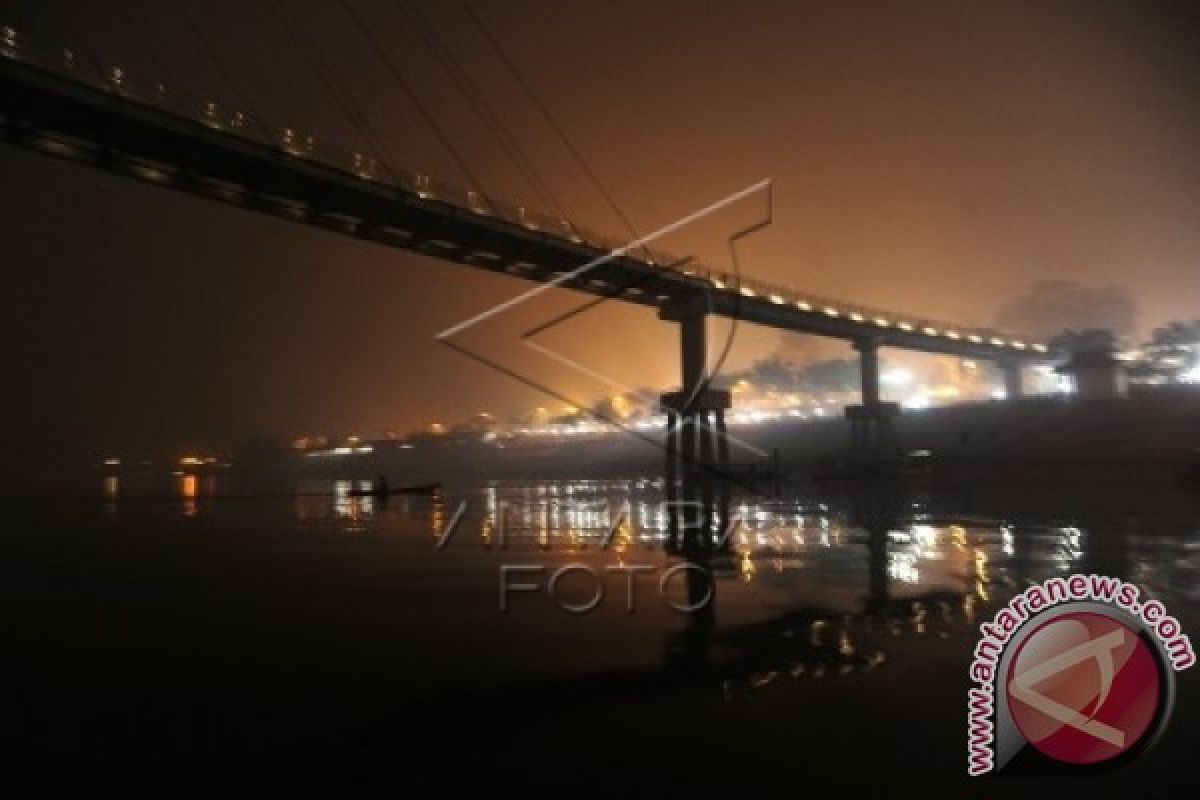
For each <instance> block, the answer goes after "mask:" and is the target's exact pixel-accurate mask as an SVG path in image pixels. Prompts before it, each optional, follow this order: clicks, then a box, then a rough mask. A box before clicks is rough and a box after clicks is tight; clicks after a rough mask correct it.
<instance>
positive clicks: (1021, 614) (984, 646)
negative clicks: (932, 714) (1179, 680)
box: [967, 575, 1196, 776]
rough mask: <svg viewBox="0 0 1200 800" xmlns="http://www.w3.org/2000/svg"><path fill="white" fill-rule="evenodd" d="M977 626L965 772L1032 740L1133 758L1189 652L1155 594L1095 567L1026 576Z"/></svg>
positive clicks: (1097, 757) (1072, 754) (1065, 750)
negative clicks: (1033, 580)
mask: <svg viewBox="0 0 1200 800" xmlns="http://www.w3.org/2000/svg"><path fill="white" fill-rule="evenodd" d="M980 632H981V633H982V637H981V638H980V640H979V643H978V644H977V645H976V646H975V653H974V658H973V660H972V662H971V680H972V682H973V683H974V684H975V685H974V686H972V687H971V689H970V691H969V692H968V701H967V772H968V773H969V774H971V775H974V776H978V775H985V774H988V773H991V772H995V771H998V770H1000V769H1002V768H1004V767H1005V766H1006V765H1008V764H1010V762H1012V761H1013V759H1014V758H1016V757H1017V756H1018V755H1020V754H1022V753H1026V752H1028V751H1029V748H1030V747H1032V750H1033V751H1034V752H1035V753H1037V754H1040V757H1042V758H1049V759H1051V760H1053V761H1055V762H1058V763H1061V764H1067V765H1073V766H1074V767H1075V768H1079V767H1085V766H1090V765H1097V764H1112V763H1116V762H1119V761H1120V760H1123V759H1130V758H1134V757H1136V756H1137V755H1138V754H1139V753H1142V752H1144V751H1145V750H1146V749H1147V748H1149V747H1150V746H1151V745H1153V744H1154V742H1155V741H1156V740H1157V739H1158V737H1159V736H1160V735H1161V734H1162V732H1163V730H1164V729H1165V728H1166V725H1167V721H1168V719H1169V718H1170V714H1171V709H1172V707H1173V705H1174V702H1175V673H1176V672H1178V671H1180V670H1184V669H1187V668H1188V667H1190V666H1192V665H1193V664H1194V663H1195V662H1196V656H1195V654H1194V653H1193V651H1192V644H1191V641H1190V640H1189V639H1188V637H1187V636H1186V635H1185V634H1184V633H1183V631H1182V628H1181V626H1180V624H1179V620H1177V619H1176V618H1175V617H1172V616H1170V615H1169V614H1168V613H1167V611H1166V609H1165V608H1164V606H1163V604H1162V603H1161V602H1159V601H1158V600H1149V601H1146V602H1143V601H1142V599H1141V592H1140V590H1139V589H1138V587H1137V586H1134V585H1133V584H1131V583H1128V582H1126V581H1122V580H1120V579H1118V578H1110V577H1105V576H1102V575H1072V576H1070V577H1067V578H1051V579H1049V580H1047V581H1045V582H1043V583H1040V584H1035V585H1033V586H1031V587H1029V588H1028V589H1026V590H1025V591H1023V592H1021V593H1020V594H1018V595H1017V596H1015V597H1014V598H1013V599H1012V600H1010V601H1009V603H1008V604H1007V605H1006V606H1005V607H1004V608H1002V609H1001V610H1000V611H999V612H997V614H996V615H995V617H994V618H993V619H992V621H990V622H986V623H984V624H983V625H981V626H980ZM1028 757H1033V758H1037V757H1039V756H1037V755H1032V754H1031V755H1030V756H1028Z"/></svg>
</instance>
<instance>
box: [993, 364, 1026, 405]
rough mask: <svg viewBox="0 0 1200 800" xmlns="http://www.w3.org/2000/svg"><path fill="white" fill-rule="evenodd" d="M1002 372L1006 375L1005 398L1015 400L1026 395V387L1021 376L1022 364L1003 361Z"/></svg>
mask: <svg viewBox="0 0 1200 800" xmlns="http://www.w3.org/2000/svg"><path fill="white" fill-rule="evenodd" d="M998 365H999V367H1000V372H1001V373H1003V375H1004V397H1005V399H1006V400H1015V399H1016V398H1018V397H1020V396H1021V395H1023V394H1024V393H1025V385H1024V381H1023V379H1022V374H1021V362H1019V361H1001V362H999V364H998Z"/></svg>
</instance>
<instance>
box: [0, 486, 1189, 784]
mask: <svg viewBox="0 0 1200 800" xmlns="http://www.w3.org/2000/svg"><path fill="white" fill-rule="evenodd" d="M356 485H357V484H353V483H349V482H327V483H314V484H311V485H307V486H304V487H302V490H303V492H302V493H301V494H297V495H294V496H272V497H238V496H232V492H230V491H229V487H227V486H223V485H218V484H217V483H215V482H211V483H205V482H204V480H203V479H198V481H197V482H196V483H194V484H193V485H191V486H190V487H185V486H182V485H181V486H179V487H178V488H179V489H181V490H182V491H179V492H176V493H173V494H171V495H169V496H165V497H155V498H149V497H136V496H130V495H127V494H124V495H123V494H122V493H121V492H120V491H119V489H118V487H111V486H110V487H107V489H108V495H109V496H108V497H107V498H106V499H101V500H99V501H97V500H78V501H55V502H53V503H50V502H46V503H35V502H32V501H24V502H12V503H9V505H8V506H7V507H6V509H5V516H6V517H7V520H6V524H5V526H4V533H3V545H4V553H5V556H4V558H3V561H2V563H0V570H2V574H0V608H2V609H3V611H2V612H0V613H2V614H3V621H4V628H3V629H4V630H5V632H6V639H7V641H8V646H7V647H6V651H7V655H6V658H5V661H6V669H5V672H6V673H7V674H8V678H7V679H6V680H5V682H4V686H3V689H2V690H0V691H2V694H0V697H2V698H3V703H4V723H3V731H4V741H3V743H2V744H3V747H4V752H5V756H4V758H5V759H6V760H7V761H9V762H10V766H11V767H12V768H13V769H16V768H18V767H19V768H20V769H21V770H22V771H30V772H31V774H34V775H37V776H39V780H41V781H44V782H45V785H46V786H47V787H50V786H53V785H54V784H55V783H56V782H58V781H62V780H64V779H65V780H70V781H72V782H76V781H82V782H83V783H84V784H86V785H87V786H88V787H91V788H93V789H94V790H95V791H96V792H98V793H102V792H108V791H120V792H122V793H126V794H131V795H139V794H144V795H161V794H163V793H166V792H170V791H177V790H181V789H186V788H198V787H216V786H220V785H225V784H227V783H229V782H236V784H237V785H239V786H242V787H247V786H264V787H273V788H275V789H278V790H279V791H280V792H281V793H283V794H297V793H307V792H308V791H322V790H329V789H332V788H333V787H339V788H341V789H343V790H344V789H362V790H364V791H365V790H370V789H398V788H403V787H405V786H409V785H416V784H424V783H426V782H428V781H437V782H439V783H440V784H441V785H443V786H451V785H453V784H454V783H456V782H458V781H460V780H471V779H478V778H480V777H486V778H487V779H488V780H489V781H492V782H494V783H495V785H496V786H497V787H509V788H512V789H514V790H516V789H518V788H524V789H529V790H535V791H536V793H539V794H541V793H545V792H555V793H558V794H559V795H560V796H585V795H598V794H611V793H612V792H619V791H623V790H625V791H628V790H629V787H630V786H636V787H637V793H638V794H641V793H645V792H646V791H648V790H649V788H650V787H652V786H656V785H661V786H663V787H670V788H673V789H680V788H686V789H687V790H689V791H693V792H698V793H705V792H706V791H708V790H711V791H712V792H713V793H716V792H717V791H724V790H726V789H736V790H741V791H748V790H753V789H763V790H767V789H775V790H779V789H785V790H789V791H808V792H817V793H821V794H824V793H826V792H829V791H834V790H836V791H838V792H839V793H841V794H849V795H851V796H853V795H855V794H859V793H866V792H868V791H870V792H872V793H875V792H880V791H885V792H888V793H890V794H909V793H918V794H922V795H924V796H961V795H962V794H963V793H964V791H967V790H968V789H969V790H970V791H971V792H972V793H983V794H989V793H997V794H1004V793H1009V792H1011V791H1017V790H1020V791H1027V790H1030V789H1029V787H1031V786H1032V787H1034V789H1037V788H1040V787H1043V786H1045V782H1046V781H1057V782H1056V783H1054V785H1055V786H1059V787H1060V788H1061V789H1062V790H1063V791H1066V792H1067V793H1069V794H1074V793H1075V792H1077V791H1078V792H1081V793H1082V792H1085V791H1086V792H1087V793H1091V794H1092V795H1093V796H1094V794H1095V793H1097V792H1099V793H1101V794H1105V793H1114V794H1115V793H1128V792H1130V791H1137V792H1140V793H1141V794H1142V795H1149V796H1155V795H1157V794H1158V793H1160V792H1161V793H1163V794H1165V793H1167V792H1168V791H1169V790H1172V789H1174V790H1177V791H1178V790H1180V788H1181V787H1183V786H1185V785H1186V784H1187V782H1188V781H1191V779H1192V778H1193V777H1194V776H1195V766H1194V763H1195V760H1194V757H1193V755H1192V753H1191V750H1192V744H1191V743H1192V742H1194V741H1196V737H1197V735H1198V734H1200V713H1198V712H1200V683H1198V682H1197V680H1196V679H1195V678H1194V677H1193V675H1192V674H1191V673H1190V672H1189V673H1184V674H1182V675H1181V676H1180V682H1179V698H1180V702H1179V706H1178V707H1177V709H1176V712H1175V718H1174V719H1173V721H1172V723H1171V726H1170V728H1169V729H1168V731H1167V735H1166V738H1165V739H1164V741H1163V742H1162V743H1161V744H1160V746H1159V747H1157V748H1156V749H1155V750H1153V751H1151V752H1150V753H1149V754H1147V755H1146V756H1145V757H1143V758H1142V759H1140V760H1139V761H1137V762H1135V763H1133V764H1131V765H1129V766H1127V767H1124V768H1122V769H1120V770H1118V771H1112V772H1106V773H1102V774H1100V775H1088V776H1083V777H1079V776H1075V777H1072V778H1070V779H1064V778H1056V777H1055V776H1053V775H1031V774H1028V771H1026V772H1020V771H1018V772H1016V773H1015V774H1012V775H1007V776H1005V775H1001V776H999V777H997V778H995V779H991V780H989V781H986V782H975V783H974V784H970V785H969V784H968V783H967V781H966V779H965V776H964V773H965V732H964V720H965V696H966V689H967V686H968V683H967V665H968V660H969V654H970V651H971V648H972V647H973V645H974V641H975V636H976V634H975V626H976V625H978V623H979V622H980V621H983V620H985V619H987V618H989V617H990V616H991V615H992V614H994V613H995V610H996V606H997V605H998V604H1002V603H1003V602H1005V601H1006V600H1007V598H1008V597H1009V596H1011V594H1012V593H1013V592H1014V591H1016V590H1019V589H1021V588H1023V587H1024V586H1026V585H1027V584H1028V583H1029V582H1032V581H1041V580H1044V579H1045V578H1048V577H1051V576H1054V575H1066V574H1069V573H1071V572H1078V571H1087V572H1101V573H1106V574H1113V575H1118V576H1121V577H1125V578H1128V579H1130V580H1134V581H1136V582H1137V583H1139V584H1140V585H1141V586H1142V587H1143V590H1144V592H1145V593H1147V594H1149V595H1153V596H1156V597H1159V598H1160V599H1162V601H1163V602H1164V603H1165V604H1166V605H1167V608H1168V609H1170V610H1171V612H1172V613H1175V614H1176V615H1178V616H1179V617H1180V618H1181V620H1182V621H1183V622H1184V625H1185V631H1190V632H1191V633H1192V635H1193V637H1195V636H1197V635H1198V634H1197V631H1200V627H1198V626H1200V614H1198V613H1197V612H1198V610H1200V510H1198V508H1197V505H1198V504H1197V499H1196V497H1195V496H1194V495H1191V494H1188V493H1186V492H1182V491H1180V490H1178V489H1176V488H1174V487H1162V486H1109V485H1105V486H1095V485H1093V486H1086V487H1074V488H1063V487H1034V488H1030V487H1022V488H1019V489H1011V490H1006V489H997V488H994V487H993V488H989V489H986V490H983V489H980V488H978V487H974V488H969V489H964V488H961V487H960V488H957V489H955V490H922V491H915V490H911V489H901V488H897V487H890V488H882V487H874V488H865V487H858V488H849V487H841V488H837V489H832V490H831V489H815V488H811V487H810V488H793V489H791V490H789V491H787V492H785V494H784V497H783V498H782V499H775V500H764V499H762V498H755V497H749V496H747V497H737V496H735V497H733V498H732V502H731V507H730V511H731V515H733V516H736V517H737V519H738V520H739V521H738V522H737V523H736V525H735V526H734V528H733V532H732V535H731V538H730V547H729V548H727V549H726V550H725V551H723V552H721V553H719V554H718V555H716V556H714V557H713V559H712V561H711V567H712V569H713V572H714V574H715V576H716V578H715V599H714V602H713V606H712V607H713V615H712V618H711V620H709V619H707V618H704V617H703V615H696V614H684V613H680V612H679V611H677V610H675V609H674V608H673V607H672V605H673V604H674V605H678V604H682V603H685V602H686V601H687V597H688V596H687V592H686V587H687V580H686V579H687V574H686V573H685V572H684V571H681V569H679V568H678V565H680V564H681V558H680V556H679V555H678V554H676V553H675V552H673V549H672V548H670V547H668V546H667V542H666V541H665V539H666V536H667V529H668V526H667V517H666V510H665V509H664V508H663V506H662V499H663V498H662V491H661V486H659V485H656V484H655V482H653V481H649V480H642V479H631V480H620V481H605V482H594V481H560V482H546V483H528V484H512V483H503V482H497V483H493V484H488V485H483V486H478V485H473V486H451V487H448V488H447V489H446V490H445V491H444V492H443V493H440V494H438V495H437V496H435V497H393V498H389V499H388V500H387V502H381V500H380V499H379V498H371V497H353V496H350V495H349V494H348V493H347V489H349V488H352V487H354V486H356ZM464 503H465V506H464V505H463V504H464ZM460 507H462V508H463V510H462V512H461V514H460V513H459V509H460ZM456 515H457V516H458V522H457V523H456V525H455V528H454V531H455V532H454V534H453V536H451V537H450V538H449V540H448V542H447V544H446V546H445V547H443V548H441V549H438V548H437V547H436V546H435V545H436V542H437V539H438V536H439V533H440V532H442V531H444V530H445V529H446V526H447V525H448V524H449V523H450V521H451V520H452V519H454V518H455V517H456ZM506 565H507V566H509V567H513V566H517V567H520V568H521V569H522V571H521V572H520V573H513V574H511V575H509V577H508V579H507V580H508V583H509V584H514V585H515V584H531V585H533V586H534V587H535V589H534V590H531V591H522V590H516V591H512V590H510V591H508V592H507V593H505V592H503V591H502V586H503V581H504V574H503V571H502V568H503V567H505V566H506ZM567 565H570V566H569V568H568V569H567V571H566V572H563V573H562V574H561V575H560V576H559V577H558V578H557V579H556V581H555V584H554V592H553V596H551V595H550V594H549V593H548V591H547V585H548V583H549V582H550V580H551V577H552V576H553V575H554V574H555V571H556V570H559V569H560V568H562V567H564V566H567ZM673 568H674V569H673ZM631 575H632V576H633V583H632V586H631V585H630V576H631ZM664 576H665V577H664ZM601 590H603V595H602V596H598V593H599V592H600V591H601ZM631 594H632V598H633V600H632V611H631V610H630V605H631V601H630V597H631ZM597 598H598V599H597ZM590 602H595V608H594V609H592V610H591V611H590V612H588V613H568V612H567V611H565V610H564V608H563V606H564V605H571V606H582V605H586V604H588V603H590ZM502 603H504V604H506V605H507V610H506V611H502V609H501V605H502ZM1081 796H1082V795H1081Z"/></svg>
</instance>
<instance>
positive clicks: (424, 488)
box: [346, 483, 442, 497]
mask: <svg viewBox="0 0 1200 800" xmlns="http://www.w3.org/2000/svg"><path fill="white" fill-rule="evenodd" d="M441 489H442V485H441V484H440V483H421V484H417V485H415V486H395V487H390V488H389V487H386V486H372V487H371V488H370V489H351V490H349V491H348V492H346V496H347V497H392V496H395V495H402V494H407V495H414V494H415V495H430V494H436V493H437V492H439V491H441Z"/></svg>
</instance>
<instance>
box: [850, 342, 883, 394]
mask: <svg viewBox="0 0 1200 800" xmlns="http://www.w3.org/2000/svg"><path fill="white" fill-rule="evenodd" d="M854 349H855V350H857V351H858V369H859V387H860V389H859V391H860V393H861V395H862V404H863V405H864V406H876V405H879V343H878V342H876V341H875V340H874V339H859V340H857V341H856V342H855V343H854Z"/></svg>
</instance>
